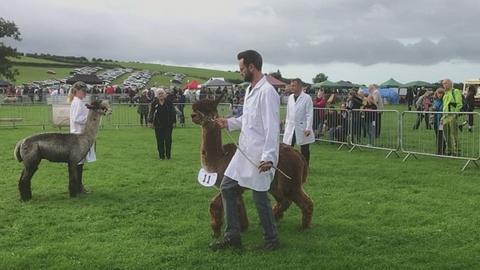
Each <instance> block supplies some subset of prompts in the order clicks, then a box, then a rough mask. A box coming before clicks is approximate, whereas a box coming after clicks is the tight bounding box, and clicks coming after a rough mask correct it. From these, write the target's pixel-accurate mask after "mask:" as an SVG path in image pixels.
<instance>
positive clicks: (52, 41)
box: [0, 0, 480, 83]
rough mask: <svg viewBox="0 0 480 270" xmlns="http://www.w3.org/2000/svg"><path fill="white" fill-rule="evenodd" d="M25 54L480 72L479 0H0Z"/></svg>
mask: <svg viewBox="0 0 480 270" xmlns="http://www.w3.org/2000/svg"><path fill="white" fill-rule="evenodd" d="M0 17H4V18H5V19H7V20H11V21H14V22H15V23H16V24H17V26H18V27H19V28H20V32H21V34H22V38H23V40H22V41H21V42H12V41H8V42H6V43H7V44H9V45H13V46H15V47H17V48H18V50H19V51H22V52H39V53H40V52H43V53H51V54H58V55H76V56H86V57H89V58H90V57H101V58H112V59H118V60H134V61H145V62H158V63H169V64H176V65H187V66H199V67H211V68H221V69H226V70H235V69H237V64H236V63H237V60H236V54H237V53H238V52H239V51H241V50H245V49H256V50H258V51H259V52H260V53H261V54H262V55H263V58H264V62H265V66H264V72H271V71H276V70H277V69H279V70H280V71H281V72H282V74H283V76H284V77H301V78H302V79H304V80H305V81H307V82H311V79H312V78H313V77H314V76H315V74H317V73H319V72H323V73H325V74H326V75H328V76H329V79H331V80H334V81H336V80H340V79H344V80H351V81H354V82H357V83H371V82H374V83H381V82H383V81H385V80H387V79H389V78H390V77H394V78H395V79H397V80H399V81H401V82H407V81H412V80H427V81H438V80H440V79H442V78H444V77H450V78H452V79H454V80H455V81H463V80H465V79H471V78H479V77H480V31H479V29H478V27H479V26H480V1H479V0H457V1H453V0H404V1H390V0H383V1H381V0H316V1H314V0H294V1H292V0H264V1H253V0H242V1H229V0H203V1H195V0H190V1H187V0H175V1H153V0H136V1H133V0H128V1H127V0H108V1H107V0H97V1H94V0H83V1H66V0H43V1H35V0H16V1H9V0H0Z"/></svg>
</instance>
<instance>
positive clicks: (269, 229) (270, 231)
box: [220, 176, 277, 242]
mask: <svg viewBox="0 0 480 270" xmlns="http://www.w3.org/2000/svg"><path fill="white" fill-rule="evenodd" d="M238 188H239V185H238V182H237V181H236V180H234V179H232V178H230V177H228V176H224V177H223V179H222V183H221V184H220V191H221V192H222V200H223V208H224V211H225V219H226V227H225V234H224V236H225V237H227V238H230V239H231V238H234V237H240V221H239V213H238V207H237V196H238ZM252 192H253V201H254V202H255V206H256V208H257V213H258V217H259V219H260V223H261V224H262V227H263V239H264V240H265V241H266V242H270V241H276V240H277V228H276V226H275V220H274V218H273V212H272V206H271V204H270V199H269V198H268V192H267V191H255V190H252Z"/></svg>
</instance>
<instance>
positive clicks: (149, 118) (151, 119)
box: [148, 101, 155, 123]
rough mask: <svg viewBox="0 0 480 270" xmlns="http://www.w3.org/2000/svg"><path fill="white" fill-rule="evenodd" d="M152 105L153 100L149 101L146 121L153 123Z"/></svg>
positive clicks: (153, 103)
mask: <svg viewBox="0 0 480 270" xmlns="http://www.w3.org/2000/svg"><path fill="white" fill-rule="evenodd" d="M154 106H155V101H152V103H150V109H149V110H148V123H153V115H154V114H155V110H154Z"/></svg>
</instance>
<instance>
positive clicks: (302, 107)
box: [283, 78, 315, 163]
mask: <svg viewBox="0 0 480 270" xmlns="http://www.w3.org/2000/svg"><path fill="white" fill-rule="evenodd" d="M290 87H291V88H292V92H293V93H292V94H291V95H290V96H289V97H288V103H287V116H286V119H285V132H284V133H283V143H285V144H288V145H291V146H294V145H295V144H298V145H300V151H301V152H302V155H303V156H304V157H305V159H306V160H307V163H309V162H310V147H309V145H310V144H311V143H313V142H315V137H314V135H313V132H312V125H313V102H312V98H311V97H310V96H309V95H307V94H305V93H304V92H303V91H302V81H301V80H300V79H298V78H297V79H293V80H292V81H291V82H290Z"/></svg>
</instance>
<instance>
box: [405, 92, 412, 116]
mask: <svg viewBox="0 0 480 270" xmlns="http://www.w3.org/2000/svg"><path fill="white" fill-rule="evenodd" d="M405 100H406V101H407V106H408V110H409V111H411V110H412V106H413V100H414V93H413V88H407V94H406V95H405Z"/></svg>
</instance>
